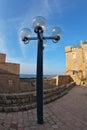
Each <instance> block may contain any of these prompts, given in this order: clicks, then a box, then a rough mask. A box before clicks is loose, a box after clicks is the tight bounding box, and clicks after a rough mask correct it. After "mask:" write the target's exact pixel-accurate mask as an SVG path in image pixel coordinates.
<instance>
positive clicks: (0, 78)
mask: <svg viewBox="0 0 87 130" xmlns="http://www.w3.org/2000/svg"><path fill="white" fill-rule="evenodd" d="M19 73H20V65H19V64H16V63H8V62H6V54H2V53H0V93H12V92H18V91H19V87H20V78H19Z"/></svg>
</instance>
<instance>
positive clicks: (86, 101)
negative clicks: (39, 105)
mask: <svg viewBox="0 0 87 130" xmlns="http://www.w3.org/2000/svg"><path fill="white" fill-rule="evenodd" d="M36 119H37V118H36V109H33V110H28V111H24V112H13V113H0V130H87V86H83V87H75V88H73V89H72V90H70V91H69V93H68V94H67V95H65V96H63V97H62V98H60V99H58V100H56V101H54V102H52V103H50V104H48V105H44V124H43V125H38V124H37V120H36Z"/></svg>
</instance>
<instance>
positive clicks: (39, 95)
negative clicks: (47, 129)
mask: <svg viewBox="0 0 87 130" xmlns="http://www.w3.org/2000/svg"><path fill="white" fill-rule="evenodd" d="M36 90H37V122H38V124H43V39H40V38H38V51H37V81H36Z"/></svg>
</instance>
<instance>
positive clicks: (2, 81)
mask: <svg viewBox="0 0 87 130" xmlns="http://www.w3.org/2000/svg"><path fill="white" fill-rule="evenodd" d="M19 89H20V82H19V75H13V74H0V93H16V92H19Z"/></svg>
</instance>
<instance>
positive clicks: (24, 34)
mask: <svg viewBox="0 0 87 130" xmlns="http://www.w3.org/2000/svg"><path fill="white" fill-rule="evenodd" d="M32 27H33V29H34V32H35V33H36V34H37V37H31V30H30V29H28V28H23V29H22V30H21V32H20V37H21V40H22V41H23V42H24V44H27V43H29V41H30V40H38V51H37V80H36V90H37V123H38V124H43V49H44V47H43V40H45V39H48V40H49V39H51V40H53V42H58V40H60V37H61V34H62V31H61V29H60V28H59V27H53V28H52V36H48V37H47V36H43V32H44V30H45V28H46V22H45V19H44V18H43V17H42V16H37V17H35V18H34V19H33V25H32Z"/></svg>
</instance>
